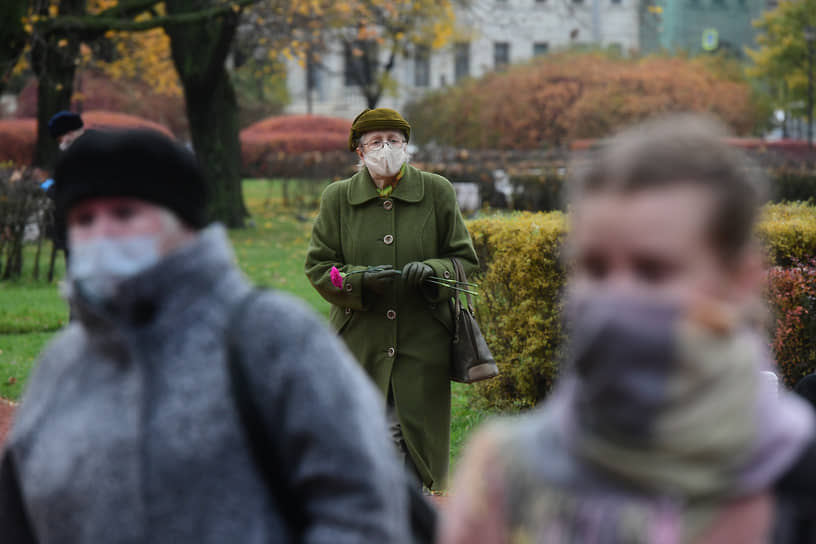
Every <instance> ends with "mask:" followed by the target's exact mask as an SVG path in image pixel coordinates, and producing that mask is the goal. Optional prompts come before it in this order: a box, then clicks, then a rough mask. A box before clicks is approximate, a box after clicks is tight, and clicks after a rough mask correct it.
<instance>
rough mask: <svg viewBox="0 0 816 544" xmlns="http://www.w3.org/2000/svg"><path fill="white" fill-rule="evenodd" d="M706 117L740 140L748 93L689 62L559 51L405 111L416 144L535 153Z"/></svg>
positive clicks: (745, 129)
mask: <svg viewBox="0 0 816 544" xmlns="http://www.w3.org/2000/svg"><path fill="white" fill-rule="evenodd" d="M689 111H690V112H706V113H710V114H713V115H715V116H716V117H719V118H720V119H722V120H723V121H724V122H725V123H727V124H728V125H729V126H731V128H732V129H734V131H735V132H737V133H738V134H746V133H749V132H750V131H751V130H752V129H753V127H754V126H756V124H757V122H758V109H757V106H756V104H755V103H754V101H753V95H752V91H751V88H750V86H749V85H748V84H747V83H746V82H744V81H741V80H738V79H735V78H734V77H732V76H731V75H729V74H724V73H723V74H721V73H718V72H717V71H716V70H715V69H714V68H711V67H709V66H708V65H706V64H704V63H702V62H700V61H695V60H687V59H680V58H646V59H643V60H628V59H611V58H608V57H604V56H603V55H600V54H580V55H579V54H560V55H551V56H549V57H545V58H543V59H541V60H537V61H535V62H534V63H531V64H530V65H525V66H518V67H516V68H513V69H510V70H508V71H507V72H505V73H492V74H488V75H487V76H485V77H483V78H481V79H477V80H472V81H469V82H467V83H465V84H463V85H459V86H456V87H451V88H449V89H446V90H444V91H440V92H436V93H432V94H430V95H428V96H426V97H425V98H424V99H422V100H420V101H419V102H417V103H415V104H413V105H411V106H410V107H408V108H407V109H406V116H407V117H408V120H409V121H410V122H411V123H412V124H413V125H414V128H415V132H416V133H417V135H418V137H419V140H421V141H436V142H438V143H440V144H443V145H451V146H456V147H467V148H472V149H536V148H542V147H552V146H561V145H565V144H568V143H569V142H571V141H573V140H577V139H583V138H602V137H605V136H608V135H610V134H612V133H613V132H615V131H616V130H618V129H620V128H621V127H623V126H625V125H628V124H631V123H635V122H638V121H641V120H643V119H645V118H648V117H651V116H654V115H659V114H662V113H667V112H689Z"/></svg>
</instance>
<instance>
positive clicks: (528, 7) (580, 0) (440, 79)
mask: <svg viewBox="0 0 816 544" xmlns="http://www.w3.org/2000/svg"><path fill="white" fill-rule="evenodd" d="M775 4H776V2H775V1H769V0H475V1H474V2H471V3H470V4H469V5H468V7H467V8H462V9H461V10H460V12H459V13H458V14H457V21H458V26H459V32H460V33H461V34H462V36H461V38H460V39H457V40H456V41H455V42H454V43H451V44H449V45H447V46H445V47H443V48H441V49H438V50H434V51H431V50H429V49H428V48H427V47H419V46H417V47H415V48H413V50H412V51H411V54H409V55H403V56H398V57H397V59H396V61H395V66H394V68H393V71H392V73H391V83H392V85H391V87H390V89H389V91H388V92H387V93H385V94H384V95H383V97H382V99H381V100H380V102H379V103H378V104H377V105H378V106H382V107H392V108H397V109H399V108H401V107H402V106H403V105H404V104H405V103H406V102H408V101H410V100H412V99H414V98H417V97H418V96H421V95H422V94H424V93H426V92H428V91H429V90H433V89H439V88H442V87H445V86H447V85H450V84H452V83H456V82H458V81H460V80H462V79H463V78H467V77H479V76H482V75H483V74H485V73H487V72H490V71H494V70H502V69H503V68H504V67H506V66H507V65H509V64H514V63H523V62H526V61H529V60H530V59H533V58H534V57H536V56H539V55H546V54H547V53H550V52H553V51H557V50H562V49H567V48H600V49H606V50H609V51H610V52H613V53H618V54H622V55H629V54H632V53H643V54H648V53H657V52H660V51H666V52H671V53H677V52H680V51H686V52H688V53H689V54H691V55H695V54H699V53H701V52H716V51H724V52H726V53H728V54H732V55H734V56H737V57H740V58H741V57H743V56H744V51H743V48H744V47H745V46H754V45H755V41H754V40H755V36H756V31H755V29H754V27H753V26H752V21H753V20H755V19H756V18H757V17H758V16H759V15H760V14H761V13H762V12H763V11H764V10H766V9H769V8H772V7H773V6H774V5H775ZM377 55H378V57H379V59H380V61H381V62H383V63H385V62H386V58H387V52H386V51H382V52H377ZM355 62H359V60H358V59H357V58H355V56H354V55H353V54H352V53H351V52H350V51H349V50H348V49H347V48H344V47H342V46H341V45H340V44H331V43H330V44H326V46H325V50H324V51H323V53H322V54H321V55H320V58H319V60H314V59H307V62H305V63H304V62H302V61H301V62H298V61H297V60H290V61H288V62H287V66H286V70H287V88H288V92H289V96H290V99H291V101H290V103H289V105H288V106H287V108H286V111H287V112H288V113H317V114H323V115H332V116H339V117H353V116H354V115H356V114H357V113H359V112H360V111H362V110H363V109H364V108H365V107H366V100H365V98H364V97H363V96H362V94H361V93H360V92H359V90H358V89H357V87H356V86H355V82H354V78H353V77H352V75H351V74H352V70H353V69H354V63H355Z"/></svg>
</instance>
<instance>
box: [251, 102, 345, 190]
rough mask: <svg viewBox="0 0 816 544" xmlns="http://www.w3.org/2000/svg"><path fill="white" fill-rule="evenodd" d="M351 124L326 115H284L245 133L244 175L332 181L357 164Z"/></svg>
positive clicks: (258, 123) (258, 124)
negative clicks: (350, 141)
mask: <svg viewBox="0 0 816 544" xmlns="http://www.w3.org/2000/svg"><path fill="white" fill-rule="evenodd" d="M350 129H351V121H349V120H348V119H340V118H337V117H324V116H322V115H282V116H276V117H270V118H268V119H264V120H262V121H259V122H257V123H255V124H252V125H250V126H248V127H247V128H245V129H244V130H242V131H241V155H242V161H243V165H244V173H245V175H248V176H253V177H293V178H331V177H335V176H338V175H343V174H345V173H346V172H347V171H348V170H349V168H350V167H351V165H353V164H354V157H353V156H352V155H351V154H350V153H349V152H348V147H347V146H348V135H349V130H350Z"/></svg>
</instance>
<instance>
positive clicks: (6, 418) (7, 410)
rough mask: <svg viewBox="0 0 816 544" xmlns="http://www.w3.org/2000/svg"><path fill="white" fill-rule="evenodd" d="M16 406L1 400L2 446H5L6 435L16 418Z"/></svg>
mask: <svg viewBox="0 0 816 544" xmlns="http://www.w3.org/2000/svg"><path fill="white" fill-rule="evenodd" d="M15 406H16V405H15V404H13V403H11V402H9V401H7V400H3V399H0V446H2V445H3V440H4V439H5V438H6V433H7V432H8V431H9V429H10V428H11V420H12V418H13V417H14V408H15Z"/></svg>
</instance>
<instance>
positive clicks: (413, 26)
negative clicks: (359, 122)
mask: <svg viewBox="0 0 816 544" xmlns="http://www.w3.org/2000/svg"><path fill="white" fill-rule="evenodd" d="M470 1H471V0H346V1H341V2H334V1H332V0H296V1H294V2H289V3H283V2H269V1H265V2H260V3H258V4H257V5H255V6H253V7H252V8H250V10H249V11H250V17H249V18H248V24H250V25H253V28H252V32H253V33H254V34H255V35H257V36H259V37H263V38H264V39H265V40H266V41H265V43H267V44H268V47H269V49H270V51H271V53H272V54H275V53H277V52H281V53H283V54H284V55H285V56H287V57H297V58H299V59H300V60H301V61H302V62H303V63H304V64H306V65H307V67H314V66H321V68H323V69H328V67H327V66H325V65H324V64H323V63H322V58H323V56H324V55H325V53H327V52H328V51H329V50H330V49H331V48H333V47H339V51H337V52H339V53H340V54H341V55H343V56H344V57H345V58H346V59H347V62H346V66H345V70H344V74H343V77H345V78H346V80H347V81H348V82H349V83H350V84H352V85H354V86H356V87H357V88H358V89H359V91H360V93H361V94H362V95H363V96H364V97H365V99H366V102H367V104H368V106H369V107H371V108H374V107H376V105H377V103H378V102H379V101H380V99H381V98H382V96H383V94H384V93H385V92H386V91H387V90H389V89H390V88H393V85H394V82H393V79H392V78H391V73H392V70H393V68H394V65H395V61H396V59H397V57H398V56H400V55H403V56H413V55H415V54H418V53H419V54H422V52H424V51H427V50H430V49H437V48H440V47H442V46H444V45H446V44H448V43H449V42H450V41H451V40H452V38H454V37H455V36H456V35H457V32H456V15H455V10H454V7H455V6H457V5H461V6H464V5H467V4H468V3H469V2H470ZM307 73H313V72H308V70H307ZM309 77H310V76H309Z"/></svg>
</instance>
